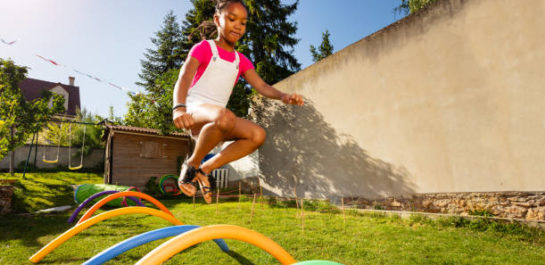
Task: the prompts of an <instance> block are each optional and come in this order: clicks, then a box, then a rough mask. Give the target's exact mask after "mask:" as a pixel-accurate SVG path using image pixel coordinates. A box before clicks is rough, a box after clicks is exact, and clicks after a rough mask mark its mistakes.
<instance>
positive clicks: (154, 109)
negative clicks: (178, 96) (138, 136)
mask: <svg viewBox="0 0 545 265" xmlns="http://www.w3.org/2000/svg"><path fill="white" fill-rule="evenodd" d="M178 71H179V70H178V69H170V70H169V71H167V72H166V73H164V74H162V75H161V76H159V77H158V78H157V79H156V80H155V83H154V86H155V90H156V92H157V94H158V95H160V96H156V97H152V96H150V94H151V93H148V94H143V93H138V94H135V95H129V96H130V97H131V103H130V104H129V109H128V111H127V114H126V115H125V117H124V118H125V119H124V121H125V124H127V125H130V126H136V127H144V128H154V129H159V130H161V132H162V133H163V134H166V133H168V132H171V131H174V130H175V129H176V128H175V127H174V124H173V123H172V107H171V106H172V93H173V89H174V84H175V83H176V80H177V78H178Z"/></svg>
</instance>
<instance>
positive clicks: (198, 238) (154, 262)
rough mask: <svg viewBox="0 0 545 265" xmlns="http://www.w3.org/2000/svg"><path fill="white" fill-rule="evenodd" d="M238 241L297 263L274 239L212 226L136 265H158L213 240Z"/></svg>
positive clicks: (178, 239)
mask: <svg viewBox="0 0 545 265" xmlns="http://www.w3.org/2000/svg"><path fill="white" fill-rule="evenodd" d="M219 238H225V239H236V240H240V241H244V242H246V243H250V244H252V245H254V246H256V247H259V248H261V249H262V250H264V251H266V252H268V253H269V254H271V255H272V256H273V257H274V258H276V259H277V260H278V261H279V262H280V263H282V264H284V265H287V264H294V263H296V262H297V261H296V260H295V259H294V258H293V257H292V256H291V255H290V254H289V253H288V252H287V251H286V250H284V249H283V248H282V247H281V246H280V245H278V244H277V243H276V242H274V241H273V240H272V239H270V238H268V237H266V236H264V235H262V234H260V233H258V232H255V231H253V230H250V229H247V228H244V227H240V226H236V225H210V226H205V227H201V228H197V229H194V230H191V231H188V232H185V233H183V234H181V235H178V236H176V237H174V238H171V239H170V240H168V241H166V242H165V243H163V244H161V245H160V246H158V247H156V248H155V249H154V250H152V251H151V252H149V253H148V254H147V255H146V256H144V257H143V258H142V259H140V260H139V261H138V262H137V263H136V264H135V265H158V264H162V263H163V262H164V261H166V260H168V259H169V258H171V257H172V256H174V255H176V254H178V253H179V252H181V251H183V250H185V249H187V248H189V247H191V246H194V245H196V244H198V243H201V242H204V241H208V240H213V239H219Z"/></svg>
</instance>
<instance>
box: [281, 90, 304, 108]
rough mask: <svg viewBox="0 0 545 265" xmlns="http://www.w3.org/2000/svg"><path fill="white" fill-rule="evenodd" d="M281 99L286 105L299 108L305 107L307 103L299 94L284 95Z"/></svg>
mask: <svg viewBox="0 0 545 265" xmlns="http://www.w3.org/2000/svg"><path fill="white" fill-rule="evenodd" d="M280 99H281V100H282V102H284V103H285V104H291V105H297V106H303V105H304V104H305V101H304V100H303V96H301V95H299V94H297V93H293V94H284V95H282V97H281V98H280Z"/></svg>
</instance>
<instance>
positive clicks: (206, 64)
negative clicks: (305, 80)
mask: <svg viewBox="0 0 545 265" xmlns="http://www.w3.org/2000/svg"><path fill="white" fill-rule="evenodd" d="M247 21H248V12H247V9H246V7H245V5H244V3H243V2H242V0H217V1H216V13H215V14H214V24H215V25H216V28H217V33H218V37H217V38H216V39H215V40H203V41H201V42H200V43H198V44H196V45H195V46H193V48H191V51H190V52H189V56H188V57H187V59H186V61H185V63H184V65H183V66H182V69H181V70H180V74H179V77H178V81H177V82H176V85H175V87H174V96H173V100H174V102H173V103H174V107H173V115H172V116H173V121H174V124H175V125H176V127H177V128H180V129H189V130H190V133H191V136H192V137H194V138H195V139H196V145H195V150H194V152H193V154H192V155H191V157H189V158H188V159H187V160H186V161H185V162H184V164H183V165H182V169H181V172H180V178H179V179H178V186H179V187H180V190H182V192H183V193H184V194H185V195H187V196H193V195H194V194H195V193H196V191H197V188H196V187H195V186H194V185H193V182H195V181H196V182H198V183H199V186H200V189H201V192H202V194H203V197H204V199H205V201H206V202H207V203H210V202H212V194H211V186H210V180H209V174H210V172H212V170H214V169H216V168H218V167H221V166H223V165H225V164H227V163H229V162H231V161H234V160H237V159H239V158H241V157H244V156H246V155H248V154H250V153H252V152H253V151H254V150H256V149H257V148H258V147H259V146H261V145H262V144H263V142H264V141H265V130H264V129H263V128H262V127H260V126H259V125H257V124H255V123H253V122H251V121H249V120H246V119H242V118H239V117H236V116H235V115H234V114H233V112H231V111H229V110H228V109H226V108H225V106H226V105H227V102H228V100H229V97H230V95H231V92H232V90H233V86H234V85H235V84H236V82H237V81H238V78H239V77H240V76H241V75H242V77H244V79H245V80H246V81H247V82H248V83H249V84H250V85H252V86H253V87H254V88H255V89H256V90H257V91H258V92H259V93H260V94H262V95H264V96H266V97H268V98H271V99H279V100H282V102H284V103H285V104H293V105H299V106H302V105H303V103H304V101H303V98H302V96H301V95H298V94H296V93H293V94H286V93H283V92H281V91H279V90H277V89H275V88H274V87H272V86H270V85H268V84H267V83H265V82H264V81H263V79H261V77H260V76H259V75H258V74H257V72H256V71H255V69H254V66H253V65H252V63H251V62H250V60H248V58H246V56H244V55H243V54H241V53H239V52H237V51H235V44H236V43H237V41H238V40H239V39H240V38H242V36H243V35H244V33H245V32H246V23H247ZM224 141H233V142H232V143H231V144H229V145H228V146H227V147H226V148H225V149H223V150H222V151H221V152H220V153H219V154H217V155H215V156H213V157H212V158H211V159H209V160H207V161H206V162H204V163H203V164H201V161H202V159H203V158H204V157H205V155H206V154H208V152H210V151H211V150H212V149H213V148H214V147H215V146H217V145H218V144H219V143H221V142H224Z"/></svg>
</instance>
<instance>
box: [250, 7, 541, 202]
mask: <svg viewBox="0 0 545 265" xmlns="http://www.w3.org/2000/svg"><path fill="white" fill-rule="evenodd" d="M543 14H545V1H542V0H524V1H520V0H501V1H500V0H440V1H438V2H437V3H436V4H434V5H432V6H431V7H430V8H428V9H425V10H422V11H421V12H418V13H416V14H413V15H411V16H409V17H407V18H405V19H403V20H401V21H399V22H397V23H395V24H393V25H390V26H389V27H387V28H385V29H383V30H381V31H379V32H377V33H375V34H373V35H371V36H369V37H366V38H364V39H362V40H360V41H358V42H356V43H354V44H352V45H350V46H349V47H347V48H345V49H343V50H341V51H339V52H337V53H335V54H334V55H332V56H330V57H328V58H326V59H325V60H322V61H321V62H318V63H316V64H314V65H312V66H310V67H308V68H306V69H304V70H302V71H300V72H298V73H296V74H294V75H292V76H291V77H289V78H287V79H286V80H283V81H281V82H280V83H278V84H276V85H275V87H277V88H279V89H280V90H283V91H286V92H298V93H301V94H303V95H304V96H305V97H306V98H307V105H306V106H305V107H303V108H297V107H293V106H279V105H278V104H277V103H275V102H271V101H267V100H265V101H262V99H259V100H258V103H257V106H256V107H255V108H254V112H256V113H255V116H256V117H257V118H256V119H257V120H258V122H259V123H261V124H262V125H263V126H264V127H265V128H266V129H267V132H268V139H267V142H266V144H265V145H264V146H263V147H261V148H260V150H259V156H260V165H259V166H260V171H261V172H260V173H261V175H262V180H263V182H264V188H266V189H267V191H268V192H271V193H274V194H277V195H291V194H293V187H294V186H295V187H296V188H297V193H298V194H299V196H302V195H305V196H307V197H329V198H331V197H340V196H364V197H370V198H372V197H382V196H392V195H393V196H398V195H408V194H411V193H434V192H472V191H543V190H545V102H544V101H545V16H544V15H543ZM333 38H334V36H333Z"/></svg>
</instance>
